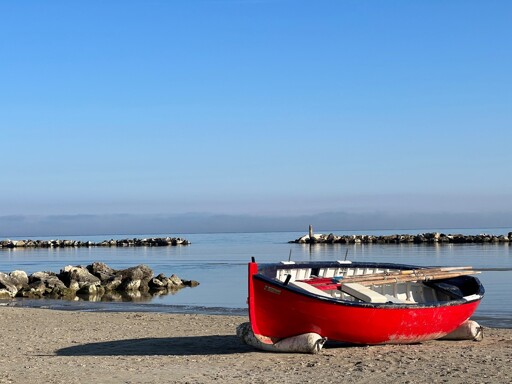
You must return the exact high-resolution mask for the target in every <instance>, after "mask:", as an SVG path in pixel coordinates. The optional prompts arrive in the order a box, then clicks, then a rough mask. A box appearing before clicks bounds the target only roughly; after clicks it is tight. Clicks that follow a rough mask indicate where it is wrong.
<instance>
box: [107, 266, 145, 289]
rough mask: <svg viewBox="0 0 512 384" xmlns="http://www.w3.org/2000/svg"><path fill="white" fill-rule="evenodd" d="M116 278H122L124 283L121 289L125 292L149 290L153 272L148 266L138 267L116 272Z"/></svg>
mask: <svg viewBox="0 0 512 384" xmlns="http://www.w3.org/2000/svg"><path fill="white" fill-rule="evenodd" d="M116 276H120V277H121V280H122V283H121V286H120V288H121V289H122V290H125V291H133V290H149V285H148V284H149V281H150V280H151V279H152V278H153V270H152V269H151V268H149V267H148V266H147V265H143V264H141V265H138V266H136V267H132V268H127V269H123V270H121V271H116Z"/></svg>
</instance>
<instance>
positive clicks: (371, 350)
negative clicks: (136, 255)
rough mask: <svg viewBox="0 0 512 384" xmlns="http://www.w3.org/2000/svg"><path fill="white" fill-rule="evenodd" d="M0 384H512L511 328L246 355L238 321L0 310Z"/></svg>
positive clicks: (195, 316)
mask: <svg viewBox="0 0 512 384" xmlns="http://www.w3.org/2000/svg"><path fill="white" fill-rule="evenodd" d="M0 319H1V324H2V325H1V328H0V336H1V343H0V383H29V382H39V383H92V382H97V383H107V382H108V383H228V382H229V383H322V382H323V383H374V382H377V383H379V384H382V383H395V384H396V383H465V384H468V383H507V384H508V383H511V382H512V329H492V328H486V329H485V337H484V340H483V341H481V342H474V341H431V342H426V343H422V344H415V345H385V346H371V347H368V346H346V345H342V344H339V343H329V342H328V343H327V344H326V346H325V347H324V349H323V350H322V351H321V352H320V353H319V354H317V355H302V354H289V353H284V354H283V353H281V354H279V353H269V352H261V351H257V350H254V349H253V348H252V347H249V346H247V345H244V344H242V343H241V341H240V340H239V339H238V338H237V337H236V335H235V331H236V327H237V326H238V325H239V324H240V323H243V322H246V321H247V318H246V317H242V316H215V315H203V314H190V315H188V314H165V313H140V312H137V313H135V312H119V313H112V312H108V313H105V312H77V311H57V310H47V309H34V308H15V307H9V306H2V307H0Z"/></svg>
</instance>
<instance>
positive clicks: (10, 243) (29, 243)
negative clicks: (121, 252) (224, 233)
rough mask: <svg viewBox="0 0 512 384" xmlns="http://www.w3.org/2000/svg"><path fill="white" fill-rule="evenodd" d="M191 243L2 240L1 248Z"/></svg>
mask: <svg viewBox="0 0 512 384" xmlns="http://www.w3.org/2000/svg"><path fill="white" fill-rule="evenodd" d="M189 244H190V241H188V240H187V239H182V238H180V237H151V238H145V239H137V238H133V239H120V240H114V239H110V240H103V241H100V242H97V243H96V242H92V241H80V240H58V239H57V240H31V239H28V240H9V239H6V240H2V241H0V248H66V247H167V246H176V245H189Z"/></svg>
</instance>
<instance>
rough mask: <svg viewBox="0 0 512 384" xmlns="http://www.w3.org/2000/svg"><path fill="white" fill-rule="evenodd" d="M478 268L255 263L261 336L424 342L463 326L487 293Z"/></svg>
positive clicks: (253, 299) (252, 311)
mask: <svg viewBox="0 0 512 384" xmlns="http://www.w3.org/2000/svg"><path fill="white" fill-rule="evenodd" d="M475 273H478V272H477V271H473V270H472V268H471V267H436V268H434V267H418V266H411V265H402V264H391V263H370V262H350V261H328V262H297V263H295V262H293V261H289V262H281V263H274V264H262V265H260V266H258V264H257V263H256V262H254V260H253V261H252V262H251V263H249V297H248V304H249V317H250V321H251V325H252V330H253V332H254V334H255V335H262V336H266V337H269V338H272V339H274V340H275V339H282V338H287V337H291V336H296V335H300V334H304V333H309V332H314V333H317V334H319V335H320V336H322V337H326V338H328V339H329V340H335V341H341V342H349V343H356V344H384V343H400V344H402V343H416V342H421V341H426V340H433V339H438V338H440V337H443V336H445V335H447V334H448V333H450V332H452V331H453V330H455V329H456V328H458V327H459V326H460V325H461V324H462V323H463V322H464V321H466V320H468V319H469V317H470V316H471V315H472V314H473V312H474V311H475V310H476V308H477V306H478V304H479V303H480V300H481V299H482V298H483V295H484V292H485V291H484V288H483V286H482V285H481V283H480V281H479V280H478V279H477V278H476V277H474V276H470V275H472V274H475Z"/></svg>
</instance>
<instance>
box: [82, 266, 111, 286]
mask: <svg viewBox="0 0 512 384" xmlns="http://www.w3.org/2000/svg"><path fill="white" fill-rule="evenodd" d="M87 270H88V271H89V272H90V273H91V274H92V275H94V276H96V277H97V278H99V279H100V281H101V282H102V283H103V282H105V281H108V280H110V279H111V278H112V276H114V275H115V270H114V269H112V268H110V267H109V266H108V265H107V264H105V263H101V262H94V263H92V264H91V265H88V266H87Z"/></svg>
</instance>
